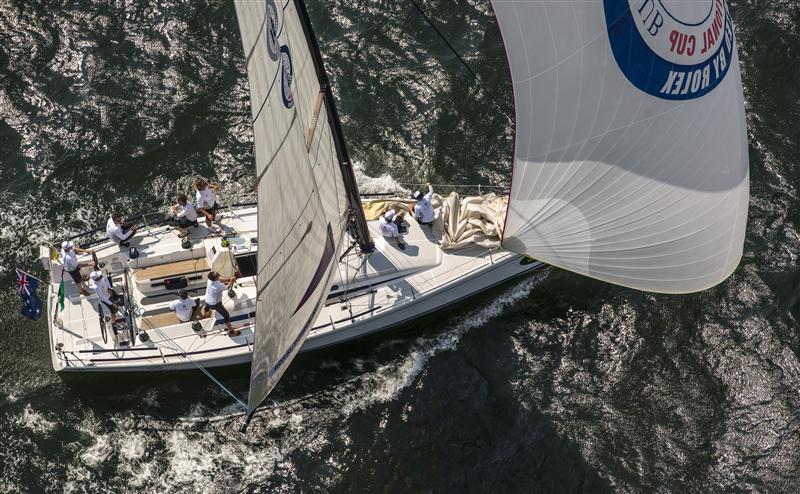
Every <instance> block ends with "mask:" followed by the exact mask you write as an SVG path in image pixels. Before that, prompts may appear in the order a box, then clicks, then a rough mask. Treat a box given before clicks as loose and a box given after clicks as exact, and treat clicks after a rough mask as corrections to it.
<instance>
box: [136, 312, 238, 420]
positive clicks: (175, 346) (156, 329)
mask: <svg viewBox="0 0 800 494" xmlns="http://www.w3.org/2000/svg"><path fill="white" fill-rule="evenodd" d="M215 319H216V318H213V317H212V318H211V320H212V321H213V320H215ZM142 320H143V321H144V322H145V323H147V325H148V326H150V329H151V330H152V331H153V332H155V333H156V334H158V335H159V336H160V337H161V338H163V340H162V341H164V342H167V343H168V344H167V345H166V346H167V347H169V348H171V349H172V350H173V351H177V352H179V353H182V354H183V357H185V358H186V359H187V360H188V361H189V362H191V363H192V364H193V365H194V366H195V367H197V368H198V369H199V370H200V371H202V372H203V374H205V375H206V377H208V378H209V379H211V381H212V382H213V383H214V384H216V385H217V386H219V387H220V389H222V390H223V391H225V392H226V393H227V394H228V395H229V396H230V397H231V398H233V399H234V401H236V403H237V404H238V405H239V406H240V407H242V409H244V410H247V405H245V404H244V402H243V401H242V400H240V399H239V397H238V396H236V395H235V394H234V393H233V391H231V390H230V389H228V388H227V387H226V386H225V385H224V384H222V382H220V381H219V380H218V379H217V378H216V377H214V375H213V374H211V373H210V372H209V371H208V370H207V369H206V368H205V367H203V366H202V365H201V364H200V363H199V362H197V361H196V360H195V359H193V358H192V357H191V356H189V354H188V352H187V351H186V350H184V349H183V347H181V346H180V344H179V343H178V342H177V341H175V340H173V339H172V338H170V337H169V336H168V335H167V334H166V333H165V332H164V331H163V330H162V329H161V328H160V327H157V326H155V325H154V324H152V323H151V322H150V321H149V320H148V319H147V318H145V317H143V318H142Z"/></svg>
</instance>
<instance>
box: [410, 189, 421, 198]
mask: <svg viewBox="0 0 800 494" xmlns="http://www.w3.org/2000/svg"><path fill="white" fill-rule="evenodd" d="M421 195H422V192H420V191H418V190H415V191H414V193H413V194H411V197H413V198H414V199H419V196H421Z"/></svg>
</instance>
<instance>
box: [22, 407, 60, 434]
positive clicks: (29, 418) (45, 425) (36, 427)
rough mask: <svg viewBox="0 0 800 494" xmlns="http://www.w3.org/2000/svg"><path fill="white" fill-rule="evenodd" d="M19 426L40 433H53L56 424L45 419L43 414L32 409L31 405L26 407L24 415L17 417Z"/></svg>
mask: <svg viewBox="0 0 800 494" xmlns="http://www.w3.org/2000/svg"><path fill="white" fill-rule="evenodd" d="M17 424H19V425H21V426H22V427H25V428H27V429H30V430H32V431H34V432H38V433H47V432H50V431H52V430H53V429H54V428H55V426H56V424H55V422H51V421H50V420H47V419H46V418H44V416H43V415H42V414H40V413H39V412H37V411H35V410H34V409H33V408H31V405H30V404H27V405H25V409H24V410H23V411H22V415H20V416H19V417H17Z"/></svg>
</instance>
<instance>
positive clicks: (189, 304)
mask: <svg viewBox="0 0 800 494" xmlns="http://www.w3.org/2000/svg"><path fill="white" fill-rule="evenodd" d="M178 296H179V297H180V298H179V299H178V300H175V301H173V302H172V303H170V304H169V310H172V311H175V315H176V316H177V317H178V320H179V321H180V322H189V321H191V320H192V316H193V315H194V310H195V308H196V307H197V306H198V305H200V302H199V301H198V300H192V299H190V298H189V293H188V292H187V291H186V290H181V291H180V292H178Z"/></svg>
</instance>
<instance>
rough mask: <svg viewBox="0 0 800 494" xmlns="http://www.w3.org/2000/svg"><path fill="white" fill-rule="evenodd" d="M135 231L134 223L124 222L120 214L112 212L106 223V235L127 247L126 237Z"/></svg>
mask: <svg viewBox="0 0 800 494" xmlns="http://www.w3.org/2000/svg"><path fill="white" fill-rule="evenodd" d="M135 233H136V224H135V223H125V221H124V220H123V218H122V215H121V214H119V213H117V212H114V213H111V218H109V219H108V223H106V236H107V237H108V238H110V239H111V240H112V241H114V242H116V243H118V244H119V245H120V247H128V246H129V245H130V243H129V242H128V239H129V238H131V237H132V236H133V235H134V234H135Z"/></svg>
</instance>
